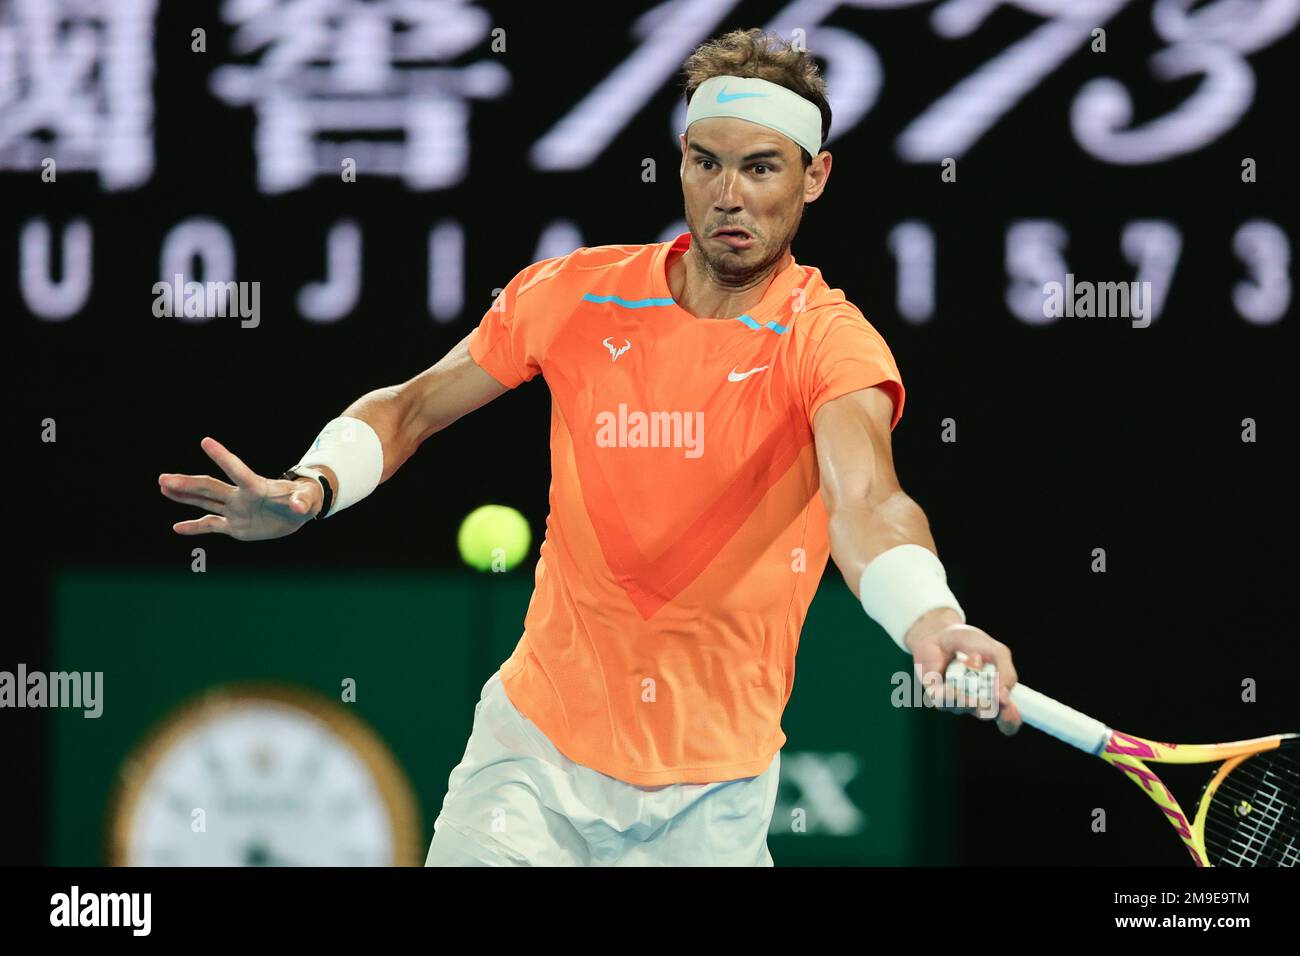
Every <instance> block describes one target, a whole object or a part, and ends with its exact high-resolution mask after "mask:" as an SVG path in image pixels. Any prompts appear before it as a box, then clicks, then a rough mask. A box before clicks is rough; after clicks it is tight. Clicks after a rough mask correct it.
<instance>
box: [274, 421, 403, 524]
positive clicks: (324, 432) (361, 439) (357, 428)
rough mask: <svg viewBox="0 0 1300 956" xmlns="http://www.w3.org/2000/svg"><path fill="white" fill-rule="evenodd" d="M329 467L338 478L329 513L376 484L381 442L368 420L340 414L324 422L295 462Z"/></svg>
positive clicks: (380, 466) (351, 502)
mask: <svg viewBox="0 0 1300 956" xmlns="http://www.w3.org/2000/svg"><path fill="white" fill-rule="evenodd" d="M322 465H324V466H326V467H328V468H330V469H331V470H333V472H334V477H335V478H337V479H338V487H337V488H336V489H335V494H334V502H333V504H332V505H331V506H330V511H329V515H326V516H325V517H329V516H331V515H336V514H338V513H339V512H340V511H342V510H343V509H344V508H347V507H349V506H351V505H354V504H356V503H357V502H358V501H360V500H361V499H362V498H364V497H365V496H366V495H368V494H370V492H372V491H374V490H375V489H376V488H378V487H379V479H380V478H382V477H383V474H384V445H383V442H381V441H380V440H379V436H378V435H377V434H375V430H374V429H373V428H371V427H370V425H369V423H367V422H364V421H362V420H361V419H359V418H349V417H346V416H344V417H340V418H336V419H334V420H333V421H331V422H329V423H327V424H326V425H325V427H324V428H322V429H321V433H320V434H319V435H318V436H316V440H315V441H314V442H312V446H311V447H310V448H308V449H307V452H306V454H304V455H303V456H302V458H301V459H300V460H299V461H298V464H296V465H294V466H293V467H294V469H298V468H302V467H312V466H314V467H317V468H319V467H321V466H322Z"/></svg>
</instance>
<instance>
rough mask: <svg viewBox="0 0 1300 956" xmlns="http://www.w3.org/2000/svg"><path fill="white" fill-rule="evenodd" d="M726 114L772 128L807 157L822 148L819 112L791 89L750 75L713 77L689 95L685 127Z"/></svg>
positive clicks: (688, 127) (820, 115)
mask: <svg viewBox="0 0 1300 956" xmlns="http://www.w3.org/2000/svg"><path fill="white" fill-rule="evenodd" d="M717 116H729V117H733V118H735V119H742V120H747V121H749V122H750V123H757V124H758V125H759V126H766V127H767V128H768V129H774V130H776V131H777V132H778V133H781V134H782V135H784V136H788V137H789V138H790V139H792V140H794V141H795V142H796V143H798V144H799V145H800V146H802V147H803V148H804V149H806V150H808V155H809V156H816V155H817V153H818V152H820V150H821V148H822V114H821V110H819V109H818V108H817V105H816V104H815V103H813V102H811V101H810V100H806V99H804V98H803V97H802V96H800V95H799V94H798V93H796V92H794V91H793V90H787V89H786V88H785V87H784V86H777V85H776V84H775V83H770V82H768V81H767V80H760V79H758V78H756V77H752V76H714V77H710V78H709V79H707V80H705V81H704V82H703V83H701V84H700V85H699V86H698V87H696V89H695V92H694V93H692V94H691V102H690V103H689V104H687V107H686V128H687V129H690V128H691V124H692V123H694V122H695V121H696V120H702V119H713V118H714V117H717Z"/></svg>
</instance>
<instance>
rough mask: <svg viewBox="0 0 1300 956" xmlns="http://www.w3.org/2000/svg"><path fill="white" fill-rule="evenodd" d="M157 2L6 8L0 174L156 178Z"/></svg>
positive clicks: (34, 3)
mask: <svg viewBox="0 0 1300 956" xmlns="http://www.w3.org/2000/svg"><path fill="white" fill-rule="evenodd" d="M155 7H156V0H4V2H0V169H40V168H41V167H42V164H43V162H44V160H45V159H47V158H49V159H53V160H54V161H55V164H56V172H63V171H66V170H82V171H85V170H90V171H95V172H98V173H99V177H100V183H101V184H102V185H103V187H104V188H105V189H110V190H117V189H134V188H136V187H138V186H141V185H143V184H144V183H146V182H147V181H148V180H149V177H150V176H151V175H153V165H154V154H153V112H154V111H153V74H154V62H153V31H154V12H155Z"/></svg>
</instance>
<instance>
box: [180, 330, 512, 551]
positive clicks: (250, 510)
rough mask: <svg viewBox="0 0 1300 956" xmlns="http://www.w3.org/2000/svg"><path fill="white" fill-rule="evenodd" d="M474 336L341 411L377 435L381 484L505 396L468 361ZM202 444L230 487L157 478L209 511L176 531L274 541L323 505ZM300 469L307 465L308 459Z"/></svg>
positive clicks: (300, 488) (307, 483) (307, 492)
mask: <svg viewBox="0 0 1300 956" xmlns="http://www.w3.org/2000/svg"><path fill="white" fill-rule="evenodd" d="M476 331H477V330H475V332H470V334H469V335H467V336H465V338H464V339H462V340H461V341H460V342H459V343H458V344H457V345H456V346H455V347H454V348H453V349H452V350H451V351H450V352H448V353H447V354H446V355H445V356H443V358H442V359H441V360H440V361H439V362H438V363H437V364H436V365H434V366H433V367H432V368H429V369H426V370H425V371H424V372H421V373H420V374H419V375H417V376H415V378H412V379H410V380H409V381H407V382H404V383H402V384H401V385H394V386H391V387H388V388H381V389H376V390H375V391H373V392H369V393H367V394H365V395H363V396H361V398H359V399H357V400H356V401H355V402H353V403H352V404H351V405H349V406H348V407H347V409H346V410H345V411H344V412H343V416H345V417H350V418H358V419H361V420H362V421H364V422H366V424H368V425H369V426H370V427H371V428H373V429H374V430H375V434H376V435H378V436H379V440H380V443H381V444H382V446H383V455H384V470H383V475H382V476H381V478H380V481H381V482H383V481H387V480H388V479H389V478H390V477H392V475H393V474H395V473H396V472H397V469H398V468H400V467H401V466H402V465H403V463H405V462H406V460H407V459H408V458H410V457H411V455H413V454H414V453H415V450H416V449H417V448H419V447H420V444H421V442H423V441H424V440H425V439H426V438H428V437H429V436H430V435H433V434H436V433H437V432H439V431H441V430H442V429H444V428H446V427H447V426H448V425H450V424H451V423H452V422H454V421H456V420H457V419H458V418H460V417H461V416H463V415H466V414H468V413H469V412H472V411H474V409H476V408H481V407H482V406H484V405H486V404H487V403H488V402H490V401H492V400H493V399H494V398H497V397H498V396H500V395H501V394H503V393H504V392H506V391H508V389H507V387H506V386H504V385H502V384H501V383H500V382H498V381H497V380H496V379H495V378H493V377H492V376H491V375H489V374H488V373H487V372H485V371H483V369H481V368H480V367H479V366H478V363H476V362H475V361H474V359H473V357H471V355H470V352H469V343H470V338H471V336H473V335H474V334H476ZM201 447H202V448H203V450H204V451H205V452H206V453H207V455H208V456H209V457H210V458H211V459H212V460H213V461H214V462H216V464H217V465H218V466H220V468H221V470H222V471H224V472H225V473H226V476H227V477H228V478H229V479H230V480H231V481H232V482H234V484H229V483H227V482H224V481H220V480H218V479H216V478H212V477H210V476H208V475H175V474H163V475H160V476H159V478H158V486H159V490H161V492H162V493H163V495H165V496H166V497H168V498H170V499H171V500H173V501H176V502H179V503H181V504H188V505H193V506H194V507H198V508H202V509H204V510H206V511H208V512H209V514H207V515H205V516H204V517H202V518H197V519H194V520H191V521H181V522H177V523H176V524H174V525H173V526H172V528H173V530H174V531H176V532H177V533H178V534H185V535H192V534H211V533H217V534H226V535H230V536H231V537H233V538H237V539H239V540H244V541H255V540H261V539H265V538H279V537H283V536H285V535H287V534H291V533H293V532H294V531H296V530H297V529H298V528H299V527H301V526H302V525H303V524H304V523H306V522H307V521H310V520H311V519H312V518H313V517H315V516H316V514H317V512H319V511H320V508H321V506H322V505H323V503H324V495H323V493H322V491H321V487H320V485H319V483H317V482H316V481H315V480H314V479H311V478H302V479H299V480H298V481H287V480H283V479H279V478H264V477H262V476H260V475H258V474H256V473H255V472H253V471H252V470H251V469H250V468H249V467H248V466H247V465H245V464H244V463H243V462H242V461H240V460H239V458H237V457H236V456H235V455H234V454H233V453H232V452H230V451H229V450H228V449H227V448H225V447H224V446H222V445H221V443H220V442H218V441H216V440H215V439H212V438H205V439H203V441H202V442H201ZM302 464H303V465H311V464H312V462H311V460H310V455H308V456H306V458H305V459H304V460H303V462H302ZM320 470H321V471H322V472H323V473H324V474H325V478H326V480H327V481H328V482H329V483H330V489H331V491H332V492H333V494H334V496H335V500H337V497H338V493H339V488H338V478H337V477H336V476H335V475H334V473H333V471H331V470H330V469H328V468H321V469H320Z"/></svg>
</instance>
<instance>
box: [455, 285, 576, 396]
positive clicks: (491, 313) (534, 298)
mask: <svg viewBox="0 0 1300 956" xmlns="http://www.w3.org/2000/svg"><path fill="white" fill-rule="evenodd" d="M557 261H558V260H555V259H544V260H542V261H541V262H535V263H533V264H532V265H530V266H529V267H528V268H526V269H524V270H523V271H521V272H520V273H518V274H517V275H516V276H515V277H514V278H513V279H511V280H510V282H509V283H508V284H507V285H506V287H505V288H504V289H502V290H501V293H500V295H498V296H497V297H496V299H494V300H493V302H492V305H491V307H490V308H489V309H488V310H487V312H486V313H485V314H484V315H483V320H482V321H481V322H479V324H478V327H477V328H476V329H475V330H474V335H473V337H472V338H471V339H470V342H469V354H470V356H471V357H472V358H473V359H474V361H475V362H477V363H478V365H479V367H480V368H482V369H483V371H485V372H487V373H488V374H489V375H491V376H492V377H493V378H495V379H496V380H497V381H498V382H500V383H501V384H502V385H504V386H506V387H507V388H517V387H518V386H519V385H522V384H523V383H524V382H527V381H528V380H529V379H531V378H532V377H533V376H534V375H536V374H537V373H538V372H540V371H541V370H542V361H543V359H544V358H545V352H546V345H547V343H548V342H549V341H550V338H551V332H552V325H553V322H554V319H555V314H554V311H555V310H554V309H553V308H547V305H546V300H547V295H546V288H545V286H546V283H545V282H543V281H542V279H543V278H544V277H545V276H546V275H547V274H548V271H554V270H553V269H551V270H548V267H550V266H553V265H554V264H555V263H556V262H557Z"/></svg>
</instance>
